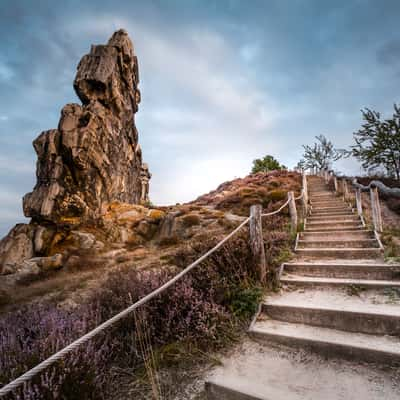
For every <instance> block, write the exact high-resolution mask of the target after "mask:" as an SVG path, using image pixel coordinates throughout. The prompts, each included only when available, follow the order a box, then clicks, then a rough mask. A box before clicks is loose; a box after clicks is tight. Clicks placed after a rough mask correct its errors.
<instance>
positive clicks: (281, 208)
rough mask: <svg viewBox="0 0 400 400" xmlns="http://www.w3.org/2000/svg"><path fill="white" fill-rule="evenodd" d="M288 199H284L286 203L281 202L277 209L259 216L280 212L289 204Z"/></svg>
mask: <svg viewBox="0 0 400 400" xmlns="http://www.w3.org/2000/svg"><path fill="white" fill-rule="evenodd" d="M289 201H290V199H289V198H288V199H287V201H286V203H285V204H283V205H282V206H280V207H279V208H278V209H277V210H275V211H271V212H269V213H264V214H261V216H262V217H269V216H271V215H275V214H278V213H280V212H281V211H282V210H283V209H284V208H285V207H286V206H287V205H288V204H289Z"/></svg>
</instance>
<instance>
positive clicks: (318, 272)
mask: <svg viewBox="0 0 400 400" xmlns="http://www.w3.org/2000/svg"><path fill="white" fill-rule="evenodd" d="M283 272H287V273H288V274H295V275H297V276H308V277H321V278H322V277H323V278H341V279H343V278H344V279H364V280H367V279H368V280H387V281H389V280H400V265H389V264H357V263H346V264H343V263H341V264H336V263H335V264H333V263H329V264H324V263H318V262H316V263H285V264H283Z"/></svg>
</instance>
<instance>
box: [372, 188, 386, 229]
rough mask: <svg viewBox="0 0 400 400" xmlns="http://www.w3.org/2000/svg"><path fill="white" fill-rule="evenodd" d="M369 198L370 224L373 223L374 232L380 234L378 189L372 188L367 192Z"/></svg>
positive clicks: (380, 220) (380, 218)
mask: <svg viewBox="0 0 400 400" xmlns="http://www.w3.org/2000/svg"><path fill="white" fill-rule="evenodd" d="M369 192H370V196H371V211H372V222H373V223H374V230H376V231H377V232H382V230H383V229H382V228H383V227H382V215H381V206H380V204H379V194H378V188H376V187H372V188H370V190H369Z"/></svg>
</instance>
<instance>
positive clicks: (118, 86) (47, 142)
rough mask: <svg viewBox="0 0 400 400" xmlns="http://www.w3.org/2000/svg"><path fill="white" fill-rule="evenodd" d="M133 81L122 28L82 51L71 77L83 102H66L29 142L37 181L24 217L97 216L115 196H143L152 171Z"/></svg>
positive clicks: (69, 219) (77, 219) (134, 70)
mask: <svg viewBox="0 0 400 400" xmlns="http://www.w3.org/2000/svg"><path fill="white" fill-rule="evenodd" d="M138 84H139V74H138V62H137V58H136V56H135V54H134V49H133V45H132V42H131V40H130V39H129V36H128V34H127V33H126V32H125V31H123V30H120V31H117V32H115V33H114V34H113V35H112V37H111V38H110V40H109V41H108V43H107V44H106V45H96V46H92V48H91V50H90V53H89V54H87V55H85V56H83V58H82V59H81V61H80V63H79V65H78V71H77V74H76V78H75V81H74V89H75V91H76V93H77V95H78V97H79V98H80V100H81V101H82V105H79V104H67V105H66V106H64V108H63V109H62V111H61V118H60V122H59V125H58V128H57V129H52V130H49V131H45V132H43V133H42V134H41V135H39V137H38V138H37V139H36V140H35V141H34V143H33V146H34V148H35V151H36V153H37V155H38V162H37V172H36V175H37V183H36V186H35V187H34V189H33V192H31V193H28V194H26V195H25V197H24V200H23V206H24V213H25V215H26V216H27V217H32V218H33V220H34V221H37V222H39V223H40V222H42V221H47V222H52V223H54V224H56V225H59V224H64V225H70V226H76V225H79V224H82V223H84V222H86V221H90V220H94V219H96V218H98V217H99V216H100V215H102V214H103V213H104V211H105V207H106V205H107V204H108V203H110V202H112V201H120V202H125V203H139V202H140V201H141V199H142V200H143V201H148V181H149V179H150V173H149V172H148V167H147V165H146V164H143V163H142V152H141V149H140V146H139V143H138V133H137V130H136V127H135V113H136V112H137V111H138V104H139V102H140V92H139V89H138ZM39 247H40V246H39Z"/></svg>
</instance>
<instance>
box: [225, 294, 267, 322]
mask: <svg viewBox="0 0 400 400" xmlns="http://www.w3.org/2000/svg"><path fill="white" fill-rule="evenodd" d="M262 295H263V290H262V288H260V287H238V288H236V289H235V290H234V291H233V292H232V293H230V294H229V298H228V303H229V304H230V306H229V308H230V310H231V312H232V314H233V315H235V316H236V317H238V318H240V319H248V318H250V317H251V316H253V315H254V314H255V312H256V311H257V308H258V305H259V303H260V301H261V299H262Z"/></svg>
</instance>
